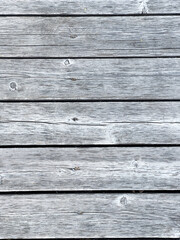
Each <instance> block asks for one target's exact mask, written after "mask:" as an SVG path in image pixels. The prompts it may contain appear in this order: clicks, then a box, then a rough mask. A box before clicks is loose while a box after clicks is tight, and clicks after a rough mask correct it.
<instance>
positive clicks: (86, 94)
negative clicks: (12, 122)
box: [0, 58, 180, 100]
mask: <svg viewBox="0 0 180 240" xmlns="http://www.w3.org/2000/svg"><path fill="white" fill-rule="evenodd" d="M68 63H69V64H68ZM179 78H180V59H179V58H169V59H166V58H152V59H151V58H149V59H148V58H143V59H141V58H137V59H136V58H127V59H0V100H65V99H66V100H79V99H80V100H92V99H93V100H97V99H101V100H106V99H108V100H119V99H120V100H121V99H134V100H137V99H146V100H148V99H160V100H161V99H174V100H178V99H180V81H179Z"/></svg>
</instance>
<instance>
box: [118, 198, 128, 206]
mask: <svg viewBox="0 0 180 240" xmlns="http://www.w3.org/2000/svg"><path fill="white" fill-rule="evenodd" d="M120 203H121V204H122V205H127V198H126V197H122V198H121V199H120Z"/></svg>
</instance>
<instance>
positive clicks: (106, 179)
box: [0, 147, 180, 192]
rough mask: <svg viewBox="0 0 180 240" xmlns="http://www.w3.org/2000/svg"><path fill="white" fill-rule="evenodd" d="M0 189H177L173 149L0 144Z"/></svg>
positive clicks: (179, 172) (178, 165) (177, 160)
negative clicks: (11, 145)
mask: <svg viewBox="0 0 180 240" xmlns="http://www.w3.org/2000/svg"><path fill="white" fill-rule="evenodd" d="M0 179H1V184H0V191H3V192H9V191H29V190H31V191H42V190H43V191H45V190H48V191H49V190H54V191H55V190H58V191H61V190H66V191H68V190H71V191H78V190H180V187H179V186H180V149H179V148H178V147H166V148H162V147H148V148H146V147H129V148H126V147H123V148H119V147H115V148H112V147H108V148H105V147H103V148H97V147H96V148H10V149H9V148H1V149H0Z"/></svg>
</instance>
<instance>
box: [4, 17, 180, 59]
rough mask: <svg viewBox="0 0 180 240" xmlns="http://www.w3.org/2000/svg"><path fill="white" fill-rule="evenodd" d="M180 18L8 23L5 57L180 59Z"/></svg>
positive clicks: (17, 20) (7, 20) (25, 19)
mask: <svg viewBox="0 0 180 240" xmlns="http://www.w3.org/2000/svg"><path fill="white" fill-rule="evenodd" d="M179 25H180V16H144V17H139V16H138V17H134V16H133V17H76V18H75V17H63V18H62V17H53V18H52V17H6V18H1V23H0V45H1V47H0V57H65V58H66V57H123V56H125V57H128V56H178V55H179V54H180V50H179V49H180V42H179V38H180V31H179Z"/></svg>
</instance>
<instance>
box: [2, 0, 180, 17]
mask: <svg viewBox="0 0 180 240" xmlns="http://www.w3.org/2000/svg"><path fill="white" fill-rule="evenodd" d="M142 13H144V14H147V13H150V14H152V13H153V14H156V13H167V14H169V13H180V3H179V1H168V0H150V1H148V0H128V1H126V0H118V1H117V0H106V1H103V0H86V1H84V0H83V1H82V0H66V1H64V0H46V1H43V0H39V1H37V0H26V1H19V0H18V1H14V0H1V5H0V14H27V15H29V14H63V15H64V14H65V15H66V14H67V15H68V14H70V15H71V14H73V15H77V14H81V15H87V14H98V15H99V14H142Z"/></svg>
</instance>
